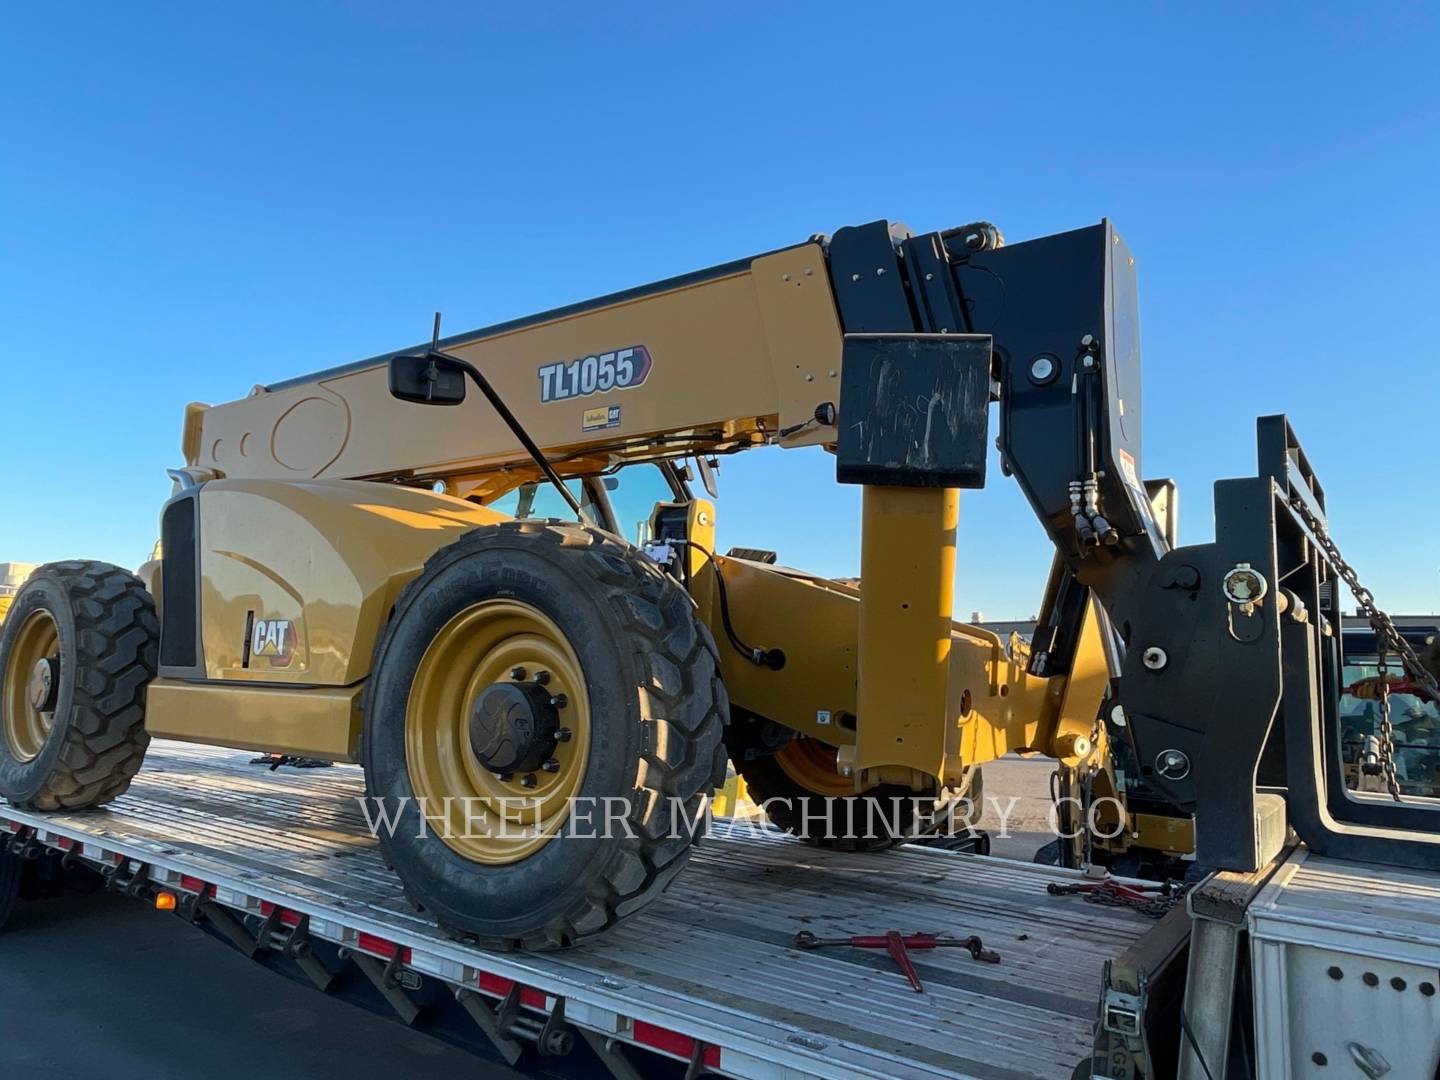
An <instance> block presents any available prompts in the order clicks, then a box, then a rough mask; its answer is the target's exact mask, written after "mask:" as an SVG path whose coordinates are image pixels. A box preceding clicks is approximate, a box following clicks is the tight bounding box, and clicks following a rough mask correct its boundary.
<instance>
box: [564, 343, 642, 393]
mask: <svg viewBox="0 0 1440 1080" xmlns="http://www.w3.org/2000/svg"><path fill="white" fill-rule="evenodd" d="M649 374H650V353H649V351H648V350H647V349H646V348H645V346H644V345H632V346H630V347H629V348H628V349H616V350H615V351H614V352H603V353H596V354H595V355H594V356H582V357H581V358H580V359H579V360H568V361H566V360H559V361H556V362H555V363H553V364H546V365H545V366H544V367H542V368H541V369H540V400H541V401H542V402H545V401H566V400H568V399H570V398H577V397H589V396H590V395H591V394H603V393H605V392H606V391H607V390H628V389H630V387H632V386H639V385H640V384H641V383H643V382H644V381H645V376H647V375H649Z"/></svg>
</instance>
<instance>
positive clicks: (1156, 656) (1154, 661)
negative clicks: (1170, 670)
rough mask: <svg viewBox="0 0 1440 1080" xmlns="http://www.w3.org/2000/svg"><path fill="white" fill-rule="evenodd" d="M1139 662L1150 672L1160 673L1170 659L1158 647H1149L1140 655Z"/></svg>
mask: <svg viewBox="0 0 1440 1080" xmlns="http://www.w3.org/2000/svg"><path fill="white" fill-rule="evenodd" d="M1140 662H1141V663H1142V664H1144V665H1145V666H1146V667H1147V668H1149V669H1150V670H1151V671H1161V670H1163V669H1164V667H1165V665H1166V664H1168V663H1169V662H1170V657H1169V655H1168V654H1167V653H1166V652H1165V650H1164V649H1162V648H1160V646H1158V645H1151V646H1150V647H1149V648H1148V649H1146V650H1145V651H1144V652H1143V653H1141V654H1140Z"/></svg>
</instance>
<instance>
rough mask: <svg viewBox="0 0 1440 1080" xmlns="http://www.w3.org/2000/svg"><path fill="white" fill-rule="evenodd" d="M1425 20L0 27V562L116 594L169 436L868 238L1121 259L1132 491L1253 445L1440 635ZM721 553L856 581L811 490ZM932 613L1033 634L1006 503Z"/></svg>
mask: <svg viewBox="0 0 1440 1080" xmlns="http://www.w3.org/2000/svg"><path fill="white" fill-rule="evenodd" d="M1437 41H1440V15H1437V14H1436V13H1435V11H1434V10H1433V9H1432V10H1431V11H1428V12H1427V11H1424V10H1423V9H1422V8H1421V7H1420V6H1418V5H1417V6H1415V7H1413V8H1410V9H1407V8H1403V7H1401V6H1399V5H1338V4H1331V5H1326V4H1290V5H1286V4H1266V5H1254V4H1220V3H1217V4H1207V5H1190V6H1185V7H1182V6H1180V5H1171V6H1168V7H1165V8H1163V9H1162V8H1161V7H1160V6H1158V5H1156V6H1153V7H1152V6H1149V5H1146V6H1141V5H1127V4H1119V3H1114V4H1103V5H1095V4H1085V5H1072V4H1056V5H1018V4H1017V5H985V6H973V7H972V6H967V5H960V4H936V5H928V4H906V5H891V6H889V7H887V8H883V9H882V8H877V7H875V6H873V5H854V6H847V5H841V4H833V3H829V4H805V3H786V4H763V5H762V4H749V3H729V4H724V5H709V6H705V5H689V4H686V5H680V4H677V5H668V6H664V7H661V6H659V5H655V6H648V5H640V4H628V3H619V4H606V5H565V4H545V5H540V4H530V5H524V6H523V7H520V6H516V7H510V8H502V7H500V6H499V5H495V6H494V7H493V8H492V6H490V5H478V4H457V5H453V6H448V5H444V4H430V5H414V4H411V5H399V4H393V5H381V4H371V3H350V4H343V5H342V4H325V3H307V4H283V5H265V4H253V5H246V6H245V7H244V8H243V9H242V8H233V7H232V8H226V7H223V6H208V7H207V6H204V5H201V6H198V7H197V6H189V5H174V6H169V7H167V6H163V5H158V4H150V5H135V6H131V5H99V4H80V5H64V6H63V7H56V6H54V5H39V4H32V5H21V6H12V7H11V8H9V9H8V10H7V13H6V20H5V25H4V29H3V31H0V147H3V150H0V205H3V207H4V214H3V218H0V222H3V224H0V373H3V377H0V418H3V419H0V561H4V560H7V559H18V560H29V561H44V560H51V559H56V558H62V557H69V556H75V555H84V556H90V557H95V558H102V559H108V560H111V561H115V562H119V563H122V564H126V565H131V566H133V565H135V564H137V563H138V562H140V561H141V560H142V559H143V558H144V557H145V555H146V553H147V552H148V549H149V547H150V545H151V543H152V542H153V538H154V533H155V520H156V514H157V511H158V508H159V505H160V503H161V501H162V500H163V499H164V498H165V497H166V495H167V494H168V491H169V483H168V481H167V480H166V479H165V474H164V470H165V468H166V467H170V466H174V465H177V464H179V463H180V451H179V438H180V424H181V415H182V410H183V408H184V405H185V403H186V402H187V401H191V400H199V401H207V402H212V403H213V402H218V401H224V400H229V399H232V398H235V397H238V396H241V395H243V394H245V393H246V392H247V391H248V390H249V388H250V387H251V385H252V384H254V383H257V382H268V381H273V380H276V379H280V378H284V377H286V376H290V375H294V374H298V373H301V372H304V371H308V370H312V369H314V368H317V367H323V366H327V365H330V364H334V363H340V362H344V361H347V360H351V359H355V358H358V357H361V356H367V355H371V354H373V353H375V352H378V351H381V350H384V349H387V348H391V347H396V346H401V345H407V344H411V343H413V342H414V341H416V340H418V339H420V338H423V337H424V336H425V332H426V328H427V325H428V322H427V321H428V319H429V317H430V313H431V312H432V311H434V310H435V309H437V308H439V309H441V310H443V311H444V312H445V320H446V327H447V329H449V330H451V331H458V330H460V329H462V328H465V327H469V326H479V325H484V324H486V323H489V322H494V321H498V320H501V319H505V318H508V317H512V316H517V315H522V314H526V313H529V312H532V311H536V310H540V309H544V308H547V307H551V306H555V305H558V304H562V303H566V302H569V301H573V300H578V299H582V298H585V297H589V296H593V295H596V294H600V293H604V292H608V291H611V290H614V289H618V288H624V287H626V286H630V285H634V284H638V283H641V282H645V281H648V280H653V279H655V278H659V277H664V276H668V275H670V274H674V273H680V272H683V271H686V270H690V269H694V268H697V267H701V266H705V265H709V264H711V263H716V262H722V261H726V260H729V259H733V258H737V257H741V256H744V255H747V254H753V253H756V252H759V251H763V250H767V249H770V248H774V247H777V246H781V245H783V244H786V243H790V242H793V241H797V240H801V239H804V238H805V237H807V236H808V235H810V234H811V233H814V232H833V231H834V230H835V229H837V228H838V227H840V226H841V225H845V224H851V223H857V222H862V221H867V220H873V219H875V218H879V217H889V218H891V219H894V220H902V221H905V222H906V223H908V224H909V225H911V226H912V227H915V228H917V229H925V230H928V229H934V228H942V227H946V226H950V225H954V224H959V223H961V222H964V221H970V220H974V219H975V218H981V217H983V218H988V219H990V220H993V221H995V222H997V223H999V224H1000V225H1001V227H1002V228H1003V229H1004V230H1005V232H1006V234H1007V235H1008V236H1009V237H1010V238H1012V239H1022V238H1025V237H1029V236H1035V235H1040V234H1043V233H1047V232H1053V231H1057V230H1061V229H1066V228H1071V227H1075V226H1078V225H1082V224H1087V223H1090V222H1093V221H1096V220H1098V219H1099V218H1101V217H1104V216H1109V217H1111V218H1112V219H1114V220H1115V221H1116V222H1117V224H1118V225H1119V227H1120V228H1121V230H1122V231H1123V233H1124V234H1125V236H1126V238H1127V240H1128V242H1129V244H1130V246H1131V248H1132V249H1133V250H1134V252H1135V253H1136V256H1137V258H1138V260H1139V267H1140V274H1141V305H1142V317H1141V325H1142V341H1143V350H1144V355H1145V365H1146V367H1145V390H1144V402H1145V425H1146V431H1145V440H1146V450H1145V469H1146V472H1147V474H1149V475H1151V476H1158V475H1169V476H1173V477H1175V478H1176V479H1177V480H1178V481H1179V482H1180V485H1181V491H1182V499H1181V520H1182V540H1187V541H1191V542H1197V541H1201V540H1204V539H1207V538H1208V537H1209V535H1210V530H1211V496H1210V484H1211V482H1212V481H1213V480H1214V479H1216V478H1220V477H1225V476H1235V475H1243V474H1245V473H1247V472H1249V471H1251V470H1252V469H1253V463H1254V428H1253V420H1254V417H1255V416H1257V415H1259V414H1262V413H1268V412H1276V411H1285V412H1288V413H1289V414H1290V416H1291V418H1292V421H1293V422H1294V423H1295V425H1296V427H1297V428H1298V430H1299V433H1300V436H1301V438H1302V440H1303V441H1304V443H1305V445H1306V447H1307V448H1308V450H1309V452H1310V455H1311V457H1312V459H1313V461H1314V463H1315V465H1316V467H1317V469H1318V470H1319V473H1320V475H1321V477H1322V479H1323V481H1324V482H1325V484H1326V486H1327V490H1328V492H1329V497H1330V506H1331V517H1332V521H1333V522H1334V527H1335V532H1336V535H1337V537H1338V538H1339V539H1340V540H1341V543H1342V546H1343V547H1344V548H1345V549H1346V550H1347V552H1348V553H1349V554H1350V558H1351V559H1352V561H1354V562H1355V563H1356V564H1357V566H1358V567H1359V568H1360V570H1361V574H1362V577H1364V578H1366V579H1368V580H1369V581H1371V582H1372V583H1373V586H1374V588H1375V590H1376V593H1377V596H1378V599H1379V600H1380V602H1381V603H1382V605H1385V606H1388V607H1391V608H1392V609H1394V610H1397V611H1400V610H1411V611H1415V610H1418V611H1435V610H1440V559H1437V558H1436V556H1435V543H1434V540H1433V538H1434V536H1435V534H1436V530H1437V528H1440V509H1437V504H1436V500H1435V482H1434V476H1435V460H1434V457H1435V455H1434V450H1433V446H1434V441H1435V440H1434V437H1433V432H1434V431H1435V416H1436V409H1437V405H1440V383H1437V377H1436V375H1435V374H1434V373H1433V372H1434V371H1435V369H1436V367H1437V360H1436V355H1437V344H1436V338H1435V334H1436V331H1435V326H1434V324H1435V321H1436V319H1435V316H1436V312H1437V304H1436V299H1435V297H1436V296H1437V294H1440V255H1437V252H1440V209H1437V205H1436V201H1437V192H1440V185H1437V183H1436V179H1435V173H1436V168H1437V165H1440V74H1437V68H1436V64H1435V50H1436V44H1437ZM721 480H722V484H723V490H722V501H721V511H720V528H721V543H722V545H728V544H750V545H763V546H767V547H773V548H776V549H778V550H779V551H780V553H781V557H782V559H784V560H785V561H787V562H790V563H792V564H795V565H801V566H805V567H808V568H811V569H814V570H817V571H820V572H824V573H832V574H837V575H838V574H846V573H854V572H855V571H856V568H857V566H858V497H857V496H858V491H857V490H856V489H846V488H839V487H837V486H835V485H834V483H833V466H832V463H831V462H830V460H829V459H827V458H825V457H823V455H821V454H819V453H816V452H792V453H784V452H779V451H764V452H757V453H754V454H750V455H742V456H740V457H738V458H734V459H730V460H728V461H727V462H726V463H725V466H724V469H723V471H722V474H721ZM961 522H962V524H961V549H962V550H961V561H960V567H959V573H958V584H957V601H956V607H957V611H959V612H960V613H961V614H962V615H964V614H968V613H969V612H970V611H971V610H974V609H980V610H983V611H984V612H985V613H986V614H987V616H989V617H991V618H1005V617H1021V616H1025V615H1028V614H1030V613H1031V612H1033V611H1034V609H1035V608H1036V607H1037V606H1038V602H1039V597H1040V592H1041V589H1042V586H1043V583H1044V576H1045V571H1046V567H1047V566H1048V563H1049V551H1048V545H1047V543H1046V541H1045V538H1044V536H1043V534H1042V533H1041V530H1040V528H1039V526H1038V525H1037V524H1036V523H1035V521H1034V520H1033V517H1032V516H1031V514H1030V511H1029V510H1028V508H1027V507H1026V506H1025V504H1024V502H1023V500H1022V499H1021V497H1020V494H1019V492H1018V490H1017V489H1015V488H1014V487H1013V484H1012V483H1011V482H1009V481H1006V480H1005V479H1004V478H1002V477H1000V476H999V473H998V470H992V482H991V487H990V488H989V489H987V490H985V491H983V492H975V493H968V492H967V493H966V494H965V496H964V497H963V499H962V507H961Z"/></svg>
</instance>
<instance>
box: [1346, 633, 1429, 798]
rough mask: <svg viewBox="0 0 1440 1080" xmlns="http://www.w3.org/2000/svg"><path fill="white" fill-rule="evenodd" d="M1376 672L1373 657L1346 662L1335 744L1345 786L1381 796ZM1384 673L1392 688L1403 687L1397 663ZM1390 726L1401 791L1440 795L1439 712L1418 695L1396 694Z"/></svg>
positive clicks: (1399, 691)
mask: <svg viewBox="0 0 1440 1080" xmlns="http://www.w3.org/2000/svg"><path fill="white" fill-rule="evenodd" d="M1379 670H1380V664H1379V659H1378V658H1377V657H1375V656H1349V657H1346V662H1345V667H1344V669H1343V672H1344V675H1343V680H1344V687H1343V692H1342V694H1341V696H1340V741H1341V747H1342V750H1343V751H1344V758H1345V764H1346V779H1347V782H1348V783H1349V786H1350V787H1352V788H1355V789H1358V790H1360V791H1383V790H1384V783H1383V778H1382V777H1381V776H1380V774H1379V772H1378V768H1377V765H1378V763H1377V762H1376V760H1375V755H1376V754H1377V753H1378V750H1379V747H1378V742H1377V740H1378V738H1379V735H1380V695H1379ZM1387 670H1388V675H1389V682H1390V683H1391V684H1392V685H1397V686H1398V687H1400V688H1404V687H1408V685H1409V683H1408V680H1405V676H1404V671H1403V669H1402V668H1401V666H1400V663H1399V661H1398V660H1397V659H1395V658H1391V660H1390V661H1389V664H1388V668H1387ZM1402 680H1404V681H1402ZM1390 722H1391V723H1392V724H1393V725H1394V736H1393V741H1394V744H1395V775H1396V778H1397V779H1398V780H1399V781H1400V787H1401V790H1402V791H1405V792H1407V793H1409V794H1414V795H1428V796H1434V795H1440V707H1437V705H1436V703H1435V702H1433V701H1430V700H1428V699H1426V698H1424V697H1422V696H1421V695H1419V694H1416V693H1409V692H1406V691H1405V690H1404V689H1397V690H1395V691H1393V692H1391V694H1390Z"/></svg>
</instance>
